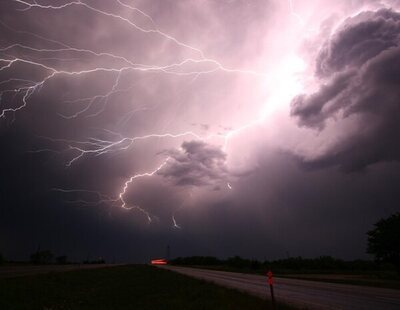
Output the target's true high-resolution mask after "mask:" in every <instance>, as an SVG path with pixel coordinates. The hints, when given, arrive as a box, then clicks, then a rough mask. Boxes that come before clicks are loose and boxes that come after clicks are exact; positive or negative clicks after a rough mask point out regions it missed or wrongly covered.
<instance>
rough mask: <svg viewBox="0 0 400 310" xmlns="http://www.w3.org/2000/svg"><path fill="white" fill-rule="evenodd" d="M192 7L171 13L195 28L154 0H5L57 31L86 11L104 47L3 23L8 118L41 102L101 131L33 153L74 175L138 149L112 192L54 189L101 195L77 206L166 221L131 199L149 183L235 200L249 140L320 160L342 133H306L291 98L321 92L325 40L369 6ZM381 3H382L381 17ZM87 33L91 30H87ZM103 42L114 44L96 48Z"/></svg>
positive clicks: (0, 60) (1, 62) (0, 49)
mask: <svg viewBox="0 0 400 310" xmlns="http://www.w3.org/2000/svg"><path fill="white" fill-rule="evenodd" d="M150 2H151V1H150ZM189 2H190V1H189ZM193 2H195V3H196V4H195V6H194V8H193V9H190V7H191V6H190V5H189V6H188V7H186V6H185V4H184V3H179V4H176V8H174V9H176V10H177V12H178V13H179V12H180V13H183V12H184V13H187V14H188V17H187V16H186V15H185V14H182V17H180V18H181V20H180V19H179V20H180V21H181V22H182V21H183V23H185V24H188V26H187V28H186V27H182V26H181V25H175V24H174V22H175V21H174V19H171V18H168V16H167V17H166V16H164V15H163V12H162V6H163V4H162V2H159V3H158V2H157V3H156V2H155V3H156V5H155V6H156V7H157V5H159V6H160V9H159V11H158V10H156V9H154V8H153V10H152V11H153V12H147V11H146V10H145V9H141V6H143V7H146V2H141V1H139V2H138V4H137V7H136V6H134V4H133V3H132V2H128V1H126V3H125V2H122V1H119V0H118V1H115V2H112V3H111V2H108V1H105V2H101V1H100V2H99V3H97V2H95V1H87V2H85V1H62V3H57V4H49V3H50V2H46V1H22V0H13V1H10V4H12V5H14V6H15V10H16V12H19V13H22V14H25V16H27V17H29V16H30V14H38V15H37V18H38V19H39V20H40V18H43V17H46V16H48V17H51V20H50V21H49V23H51V21H54V20H56V19H57V16H60V15H57V14H62V13H68V14H69V16H73V15H74V14H89V15H90V16H91V18H92V20H91V22H92V23H93V24H94V25H99V28H101V29H99V30H98V32H96V30H95V33H94V34H95V35H96V38H94V37H93V40H98V41H95V42H94V43H93V42H91V39H92V37H91V39H90V40H89V39H87V38H85V37H84V36H83V34H82V36H83V37H82V38H68V40H64V39H63V38H62V36H61V38H60V39H57V40H56V39H55V38H56V37H57V36H56V35H53V34H52V33H49V32H48V33H44V31H43V27H39V28H40V29H36V31H37V32H34V31H32V32H30V29H15V28H14V26H8V24H7V23H6V22H4V24H2V25H3V29H6V30H7V31H9V32H10V33H11V34H13V35H15V36H16V37H17V34H18V35H20V36H21V37H20V38H19V39H15V40H14V41H15V42H13V43H9V44H6V45H4V44H2V45H1V46H0V53H1V54H0V73H1V74H7V76H6V75H5V76H4V77H3V76H2V80H1V82H0V86H1V87H2V88H1V92H0V95H1V97H0V100H1V101H0V103H1V106H0V109H1V110H0V117H1V121H2V122H6V121H7V119H8V120H12V119H14V118H15V119H18V118H19V114H20V113H21V114H22V113H24V111H26V113H34V112H32V111H31V109H35V106H36V105H38V104H40V101H41V100H42V99H43V100H45V99H46V100H50V101H51V106H52V107H54V106H57V104H58V103H60V105H61V107H58V108H54V109H57V111H56V112H55V114H56V115H58V117H60V118H61V119H62V122H63V124H65V122H70V123H69V124H71V125H70V126H71V128H73V127H74V126H77V124H78V125H79V126H82V127H83V126H84V125H85V123H86V122H88V123H90V126H91V127H90V130H93V128H96V129H95V131H96V132H95V133H93V132H92V131H89V129H87V128H86V127H85V128H86V131H85V134H84V135H83V134H82V135H80V134H79V132H78V133H77V134H76V135H75V136H73V137H72V138H71V135H66V136H53V134H52V133H51V132H47V133H46V132H42V131H40V130H38V136H40V137H38V139H39V140H40V141H46V143H49V144H50V146H49V145H46V147H43V148H41V147H38V148H37V149H34V150H31V152H32V153H55V154H57V155H60V154H61V155H60V157H61V158H62V159H64V160H65V159H66V166H68V167H69V168H68V169H74V165H75V164H80V163H81V162H83V161H90V160H92V159H94V158H98V157H101V156H104V155H110V157H111V156H114V155H115V156H118V155H119V154H121V153H124V152H126V153H128V152H133V155H132V156H131V157H129V158H130V159H131V160H132V164H131V165H130V168H129V169H128V171H129V175H128V176H127V175H122V174H121V173H120V174H118V173H116V174H117V175H116V176H114V177H115V179H116V180H118V181H115V182H114V183H113V185H114V187H117V188H109V189H107V190H106V191H107V193H102V191H103V190H101V191H97V190H94V191H90V190H86V189H85V188H84V189H81V188H77V189H75V188H73V189H71V188H65V189H58V190H57V191H58V192H60V193H61V194H71V193H74V192H75V193H76V194H80V193H82V192H83V193H95V196H96V197H95V198H94V199H92V200H87V199H86V198H80V199H77V200H76V203H77V204H96V203H97V204H107V205H113V206H118V207H119V208H120V209H123V210H138V211H140V212H142V213H143V214H144V215H145V217H146V218H147V220H148V222H149V223H150V222H152V221H153V218H156V217H157V216H156V215H153V214H152V213H151V211H149V210H148V208H147V206H146V205H142V204H141V205H139V204H138V203H136V202H135V199H136V196H134V195H133V194H132V193H133V192H134V187H135V185H138V183H139V182H141V181H143V180H144V179H148V178H153V179H154V180H157V182H159V183H161V184H163V186H166V187H168V188H169V192H171V193H175V192H179V193H180V194H179V195H181V196H182V197H179V198H180V199H185V195H186V196H187V195H189V192H190V193H191V194H192V193H193V195H196V191H198V193H199V194H198V195H199V196H201V193H203V192H204V191H205V190H206V191H208V192H209V193H210V194H209V195H210V197H215V196H218V195H220V196H224V195H229V193H233V192H235V189H236V186H235V179H237V178H240V175H239V176H238V175H237V174H236V172H237V170H238V169H237V168H238V167H237V164H236V161H235V160H232V158H240V159H241V161H242V162H244V163H245V165H246V164H248V166H249V167H245V166H243V165H242V167H241V168H242V170H243V171H245V170H246V168H250V167H251V166H252V164H253V163H251V162H250V161H249V160H248V159H247V157H246V156H247V154H246V155H245V153H246V152H244V151H243V149H246V150H248V148H247V147H246V148H245V147H243V145H245V144H246V143H247V142H248V141H250V140H251V141H256V143H255V144H256V146H255V148H256V147H257V148H258V147H260V148H262V147H265V145H266V144H270V143H272V144H274V145H276V146H277V147H278V148H284V149H289V150H290V151H292V152H293V153H296V154H302V155H304V156H308V157H309V158H312V157H313V156H314V157H317V156H318V155H319V154H317V155H316V153H315V152H314V150H316V149H317V150H321V149H323V150H325V149H326V141H331V140H332V139H334V138H332V137H333V136H334V133H330V132H328V134H325V136H324V135H321V136H323V137H324V139H325V142H324V143H322V142H321V140H318V139H317V138H316V137H315V136H316V134H315V133H311V132H310V130H304V129H300V128H298V126H297V125H296V124H295V122H294V120H293V119H292V118H291V117H290V111H289V110H290V103H291V101H292V99H293V98H294V97H295V96H296V95H298V94H300V93H303V92H307V91H309V90H310V89H312V88H315V87H316V85H315V82H313V81H312V78H310V77H311V76H312V74H313V71H314V69H315V61H316V56H317V54H318V51H319V50H320V49H321V46H322V44H323V42H324V40H325V39H326V38H327V37H328V36H329V35H330V34H331V32H334V31H335V29H337V27H339V25H341V24H342V23H343V21H344V20H345V19H346V18H348V17H349V16H352V15H354V14H357V13H359V12H361V11H363V10H364V9H366V8H368V9H370V8H371V7H370V6H367V5H366V4H365V6H364V4H362V1H351V3H350V4H349V2H348V1H344V0H343V1H337V2H336V1H335V2H334V1H324V0H320V1H317V0H314V1H300V0H299V1H295V0H289V1H271V2H268V1H264V2H260V3H259V2H257V1H255V2H254V3H252V2H251V1H250V2H249V3H248V5H247V6H246V9H248V10H251V9H252V5H254V7H255V9H254V10H253V11H249V13H248V15H243V16H241V18H242V19H243V20H240V19H239V20H237V19H238V18H239V17H238V16H233V18H232V17H231V16H230V15H229V14H230V13H229V12H228V11H229V10H226V8H224V9H223V11H224V12H226V14H225V13H224V14H222V15H218V10H217V8H216V7H218V5H217V4H216V3H214V2H213V1H201V2H197V1H195V0H193ZM239 2H240V1H239ZM192 4H193V5H194V3H192ZM240 4H243V3H241V2H240ZM384 6H385V4H384V3H383V2H382V3H381V2H380V3H379V4H374V9H379V8H380V7H384ZM188 8H189V9H188ZM262 9H264V10H265V11H263V10H262ZM149 10H150V11H151V8H150V7H149ZM179 10H182V11H179ZM185 10H187V11H185ZM240 10H241V9H240V8H239V9H238V10H237V11H235V13H236V14H238V15H239V13H240ZM152 13H154V16H153V14H152ZM228 13H229V14H228ZM256 13H259V15H258V16H257V14H256ZM191 14H192V15H193V16H192V15H191ZM178 15H179V14H178ZM226 15H229V16H226ZM191 17H193V18H192V19H190V18H191ZM78 18H79V17H78ZM185 18H188V19H185ZM223 18H226V19H225V20H224V19H223ZM229 18H232V19H233V20H234V22H233V23H232V21H231V20H230V19H229ZM189 19H190V20H189ZM204 20H207V22H204ZM196 22H197V23H198V24H196ZM103 23H104V24H103ZM176 23H178V20H177V21H176ZM225 24H227V25H228V26H226V27H225V28H224V25H225ZM69 26H70V27H71V28H73V26H71V25H69ZM81 26H82V25H78V26H76V27H78V30H79V27H81ZM199 26H201V27H199ZM207 27H209V29H208V28H207ZM47 28H51V25H50V26H48V27H47ZM91 28H93V29H96V26H93V27H92V26H91ZM93 29H91V30H93ZM28 30H29V31H28ZM75 30H76V29H75ZM84 30H85V34H86V35H87V31H90V29H89V30H88V29H87V28H85V29H84ZM211 33H212V34H213V35H211ZM94 34H93V33H92V35H94ZM80 35H81V34H80V33H78V34H77V35H76V36H78V37H79V36H80ZM236 35H237V36H238V37H237V38H236ZM18 40H19V41H18ZM102 40H104V41H107V44H105V45H104V46H101V42H102ZM135 40H137V42H136V41H135ZM86 41H88V42H86ZM129 55H132V56H129ZM58 84H60V85H58ZM52 87H53V88H54V89H57V91H56V92H55V93H52V92H51V91H50V89H52ZM36 101H39V102H36ZM282 115H284V116H282ZM278 119H279V120H281V119H284V121H282V122H278V121H277V120H278ZM82 120H83V121H82ZM80 121H82V123H80ZM277 122H278V123H279V124H277ZM272 127H274V130H273V131H272ZM328 127H329V126H328ZM265 131H267V132H265ZM271 132H273V134H272V133H271ZM263 139H265V140H263ZM193 141H194V142H193ZM281 141H284V142H281ZM293 141H294V142H293ZM299 141H300V142H299ZM304 141H306V142H304ZM185 143H186V144H185ZM302 143H305V144H306V145H300V144H302ZM180 145H181V147H180ZM183 146H184V147H183ZM311 151H313V152H314V153H313V154H308V153H307V152H311ZM134 152H136V153H134ZM141 152H142V153H141ZM224 152H226V154H225V153H224ZM321 152H322V151H321ZM317 153H318V152H317ZM170 158H173V159H174V162H171V161H170ZM132 167H134V168H132ZM121 179H123V180H122V181H121ZM155 182H156V181H155ZM116 183H118V184H117V185H115V184H116ZM178 188H179V190H178ZM100 192H101V193H100ZM211 192H212V193H213V194H211ZM182 193H183V194H182ZM216 199H218V198H216ZM175 212H176V208H175V209H173V210H171V212H169V213H170V214H169V216H170V217H169V220H170V221H171V226H173V227H175V228H180V225H179V224H178V222H177V219H176V217H175Z"/></svg>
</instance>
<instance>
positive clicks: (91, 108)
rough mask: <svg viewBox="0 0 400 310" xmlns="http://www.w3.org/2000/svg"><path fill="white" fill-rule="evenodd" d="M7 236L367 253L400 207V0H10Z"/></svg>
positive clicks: (4, 37) (1, 208)
mask: <svg viewBox="0 0 400 310" xmlns="http://www.w3.org/2000/svg"><path fill="white" fill-rule="evenodd" d="M0 147H1V148H0V163H1V166H0V252H2V253H3V255H4V256H5V257H6V258H9V259H15V260H22V259H25V260H26V259H28V258H29V255H30V254H31V253H32V252H34V251H36V250H37V249H38V248H39V247H40V248H41V249H50V250H51V251H52V252H53V253H54V254H55V255H64V254H66V255H68V257H69V258H70V259H71V260H82V259H94V258H97V257H100V256H101V257H105V258H106V259H107V260H108V261H120V262H122V261H124V262H127V261H131V262H145V261H147V260H148V259H149V258H151V257H162V256H163V255H165V249H166V246H167V245H170V247H171V255H172V256H188V255H190V256H191V255H212V256H219V257H228V256H233V255H240V256H242V257H247V258H257V259H276V258H285V257H287V256H300V255H301V256H304V257H315V256H320V255H332V256H335V257H338V258H343V259H355V258H368V256H367V255H366V254H365V249H366V232H367V231H368V230H370V229H372V228H373V224H374V223H375V222H376V221H378V220H379V219H380V218H383V217H388V216H389V215H391V214H392V213H394V212H397V211H400V191H399V185H400V1H390V0H388V1H384V0H382V1H379V0H376V1H372V0H370V1H368V0H364V1H362V0H353V1H349V0H338V1H328V0H310V1H305V0H303V1H302V0H292V1H286V0H282V1H278V0H248V1H245V0H179V1H177V0H135V1H134V0H100V1H98V0H97V1H94V0H91V1H90V0H82V1H67V0H53V1H50V0H37V1H33V0H26V1H22V0H2V1H1V2H0Z"/></svg>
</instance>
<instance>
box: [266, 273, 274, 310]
mask: <svg viewBox="0 0 400 310" xmlns="http://www.w3.org/2000/svg"><path fill="white" fill-rule="evenodd" d="M267 276H268V284H269V290H270V291H271V301H272V307H273V308H274V309H275V295H274V280H273V274H272V271H271V270H270V271H268V272H267Z"/></svg>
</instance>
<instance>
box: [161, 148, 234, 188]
mask: <svg viewBox="0 0 400 310" xmlns="http://www.w3.org/2000/svg"><path fill="white" fill-rule="evenodd" d="M167 153H168V155H169V159H168V162H167V164H166V166H165V167H164V168H163V169H161V170H160V171H159V172H158V174H159V175H161V176H163V177H165V178H167V179H170V180H171V181H172V182H173V183H174V184H175V185H178V186H185V185H194V186H211V185H214V186H217V184H218V183H220V182H221V181H223V180H225V179H227V176H228V171H227V167H226V164H225V161H226V154H225V153H224V152H223V151H222V150H221V148H220V147H218V146H214V145H210V144H207V143H205V142H203V141H190V142H183V143H182V146H181V148H180V149H179V150H171V151H168V152H167Z"/></svg>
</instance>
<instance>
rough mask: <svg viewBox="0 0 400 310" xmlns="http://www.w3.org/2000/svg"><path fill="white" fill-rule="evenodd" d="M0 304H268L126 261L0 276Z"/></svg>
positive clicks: (6, 306)
mask: <svg viewBox="0 0 400 310" xmlns="http://www.w3.org/2000/svg"><path fill="white" fill-rule="evenodd" d="M0 309H7V310H12V309H41V310H50V309H51V310H56V309H57V310H58V309H59V310H61V309H63V310H64V309H96V310H97V309H174V310H176V309H271V308H270V305H269V303H268V302H267V301H265V300H262V299H259V298H256V297H252V296H249V295H247V294H244V293H241V292H238V291H235V290H231V289H226V288H223V287H219V286H217V285H214V284H211V283H207V282H204V281H200V280H196V279H192V278H189V277H186V276H183V275H180V274H177V273H173V272H171V271H167V270H161V269H158V268H155V267H151V266H145V265H130V266H119V267H109V268H101V269H93V270H79V271H69V272H58V273H50V274H44V275H35V276H26V277H18V278H11V279H0ZM279 309H293V308H289V307H286V306H279Z"/></svg>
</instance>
